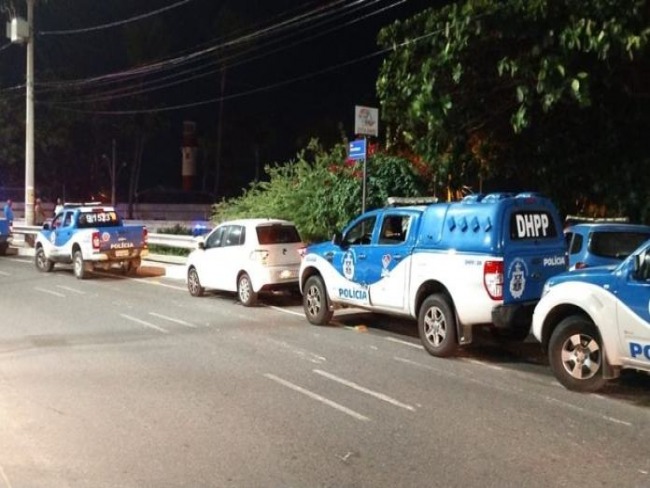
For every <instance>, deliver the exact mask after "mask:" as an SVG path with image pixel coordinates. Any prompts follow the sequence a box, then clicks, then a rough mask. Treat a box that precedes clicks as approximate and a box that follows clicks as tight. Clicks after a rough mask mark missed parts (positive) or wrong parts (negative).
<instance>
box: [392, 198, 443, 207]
mask: <svg viewBox="0 0 650 488" xmlns="http://www.w3.org/2000/svg"><path fill="white" fill-rule="evenodd" d="M432 203H438V197H388V198H387V199H386V206H387V207H401V206H406V205H431V204H432Z"/></svg>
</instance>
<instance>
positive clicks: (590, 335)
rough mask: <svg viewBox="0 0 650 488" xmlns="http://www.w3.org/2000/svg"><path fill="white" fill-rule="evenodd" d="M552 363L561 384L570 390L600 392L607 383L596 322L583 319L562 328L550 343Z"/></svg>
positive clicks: (566, 322)
mask: <svg viewBox="0 0 650 488" xmlns="http://www.w3.org/2000/svg"><path fill="white" fill-rule="evenodd" d="M548 360H549V364H550V366H551V370H552V371H553V374H554V375H555V377H556V378H557V380H558V381H559V382H560V383H561V384H562V385H564V386H565V387H566V388H567V389H569V390H573V391H580V392H591V391H597V390H599V389H600V388H602V387H603V386H604V385H605V383H606V380H605V378H603V362H604V361H605V353H604V351H603V346H602V342H601V340H600V337H599V335H598V331H597V330H596V327H595V326H594V324H593V322H592V321H591V320H590V319H589V318H587V317H584V316H582V315H572V316H570V317H567V318H565V319H564V320H562V322H560V323H559V324H558V326H557V327H556V328H555V330H554V331H553V334H551V340H550V341H549V343H548Z"/></svg>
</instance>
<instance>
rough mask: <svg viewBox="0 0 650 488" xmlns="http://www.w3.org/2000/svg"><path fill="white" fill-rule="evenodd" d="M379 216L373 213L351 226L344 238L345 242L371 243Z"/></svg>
mask: <svg viewBox="0 0 650 488" xmlns="http://www.w3.org/2000/svg"><path fill="white" fill-rule="evenodd" d="M376 220H377V217H376V216H375V215H371V216H370V217H366V218H365V219H363V220H360V221H359V222H357V223H356V224H355V225H354V227H351V228H350V229H349V230H348V232H347V233H346V234H345V237H344V238H343V243H344V244H370V241H371V240H372V230H373V229H374V228H375V221H376Z"/></svg>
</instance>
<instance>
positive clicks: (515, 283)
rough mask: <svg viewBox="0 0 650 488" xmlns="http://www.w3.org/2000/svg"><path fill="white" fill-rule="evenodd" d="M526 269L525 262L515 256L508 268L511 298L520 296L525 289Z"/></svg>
mask: <svg viewBox="0 0 650 488" xmlns="http://www.w3.org/2000/svg"><path fill="white" fill-rule="evenodd" d="M527 274H528V269H527V268H526V263H525V262H524V260H523V259H521V258H515V259H514V261H513V262H512V263H511V264H510V268H508V278H509V279H510V286H509V288H510V294H511V295H512V298H514V299H518V298H521V297H522V295H523V294H524V290H525V289H526V275H527Z"/></svg>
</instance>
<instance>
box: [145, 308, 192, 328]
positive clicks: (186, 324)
mask: <svg viewBox="0 0 650 488" xmlns="http://www.w3.org/2000/svg"><path fill="white" fill-rule="evenodd" d="M149 315H153V316H154V317H158V318H159V319H163V320H168V321H170V322H174V323H175V324H180V325H184V326H186V327H192V328H193V329H196V325H194V324H190V323H189V322H185V321H184V320H180V319H175V318H173V317H167V316H166V315H162V314H159V313H156V312H149Z"/></svg>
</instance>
